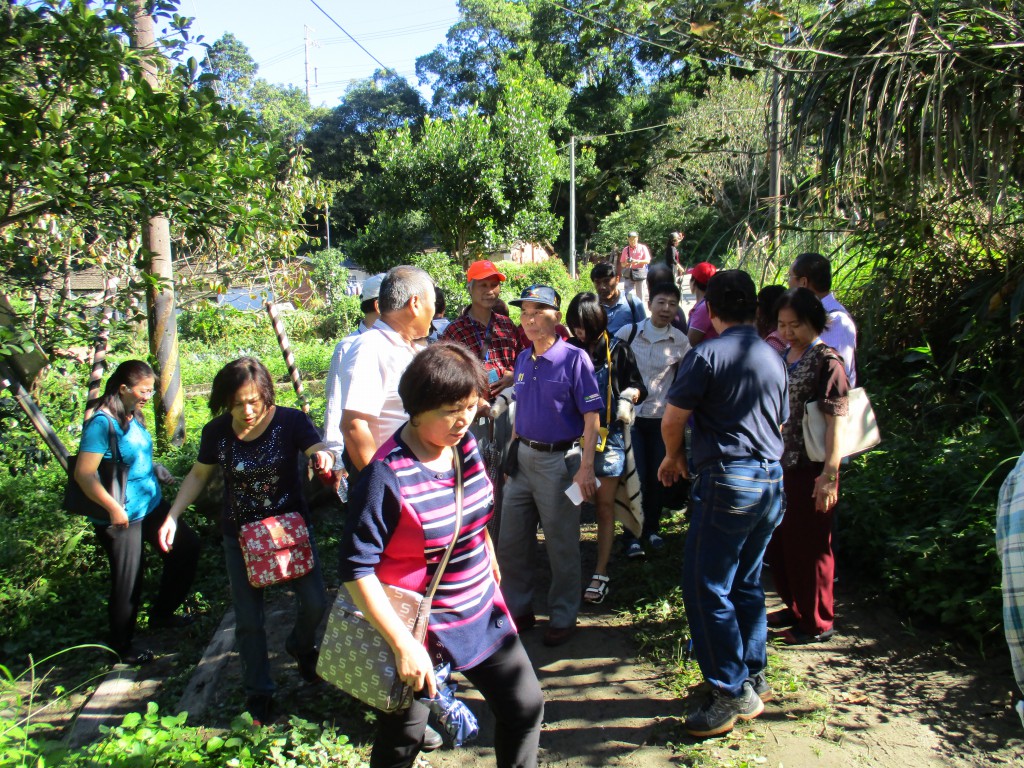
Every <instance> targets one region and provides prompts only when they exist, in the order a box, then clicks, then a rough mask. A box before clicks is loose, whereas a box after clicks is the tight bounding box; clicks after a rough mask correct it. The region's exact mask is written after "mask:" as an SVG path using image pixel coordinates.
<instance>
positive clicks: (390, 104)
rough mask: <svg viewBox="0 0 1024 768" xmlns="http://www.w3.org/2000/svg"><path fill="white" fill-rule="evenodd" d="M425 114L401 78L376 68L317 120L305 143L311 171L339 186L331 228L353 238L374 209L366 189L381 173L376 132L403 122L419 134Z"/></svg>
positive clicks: (421, 101) (420, 104)
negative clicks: (375, 148) (375, 152)
mask: <svg viewBox="0 0 1024 768" xmlns="http://www.w3.org/2000/svg"><path fill="white" fill-rule="evenodd" d="M425 114H426V106H425V105H424V103H423V99H422V97H421V96H420V95H419V93H417V92H416V91H415V90H413V89H412V88H411V87H410V86H409V84H408V83H407V82H406V81H405V80H404V79H403V78H401V77H398V76H396V75H394V74H388V73H384V72H382V71H379V70H378V71H377V72H375V73H374V75H373V76H372V77H369V78H367V79H365V80H362V81H360V82H358V83H355V84H353V85H352V86H351V87H350V88H349V89H348V90H347V91H346V92H345V95H344V96H343V97H342V99H341V104H339V105H338V106H337V107H335V108H334V109H332V110H331V111H330V112H327V113H326V114H324V115H322V116H321V117H320V118H319V119H318V120H317V121H316V123H315V124H314V125H313V127H312V129H311V130H310V131H309V133H308V134H307V135H306V140H305V144H306V148H307V149H308V151H309V155H310V159H311V162H312V171H313V173H315V174H316V175H318V176H319V177H320V178H322V179H329V180H331V181H334V182H336V183H337V185H338V187H337V192H336V194H335V195H334V199H333V200H332V202H331V228H332V233H336V234H340V235H341V236H342V237H346V238H351V237H353V236H355V234H356V233H357V232H358V231H359V230H361V229H362V228H364V227H366V226H367V225H368V224H369V223H370V219H371V218H372V216H373V214H374V213H375V208H374V206H373V205H372V204H371V203H370V200H369V199H368V197H367V194H366V186H367V185H368V184H369V182H370V180H371V179H372V178H373V177H374V176H376V175H377V174H378V173H380V166H379V165H378V164H377V162H376V160H375V159H374V156H373V149H374V144H375V141H376V139H375V138H374V137H375V134H376V133H377V132H379V131H395V130H397V129H399V128H400V127H402V126H406V125H407V126H409V127H410V129H411V130H412V131H413V132H414V133H418V131H419V126H420V124H421V122H422V120H423V117H424V115H425ZM335 239H337V237H336V238H335Z"/></svg>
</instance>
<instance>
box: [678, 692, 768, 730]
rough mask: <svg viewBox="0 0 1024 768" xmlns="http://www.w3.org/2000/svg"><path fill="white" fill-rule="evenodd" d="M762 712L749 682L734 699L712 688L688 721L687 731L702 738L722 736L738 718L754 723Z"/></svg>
mask: <svg viewBox="0 0 1024 768" xmlns="http://www.w3.org/2000/svg"><path fill="white" fill-rule="evenodd" d="M762 712H764V703H763V702H762V701H761V699H759V698H758V697H757V694H756V693H754V689H753V688H752V687H751V685H750V683H748V682H744V683H743V688H742V690H741V691H740V695H739V696H735V697H733V696H730V695H728V694H727V693H725V692H723V691H722V690H721V689H720V688H712V689H711V695H710V696H708V698H707V700H706V701H705V702H704V704H703V705H702V706H701V707H700V709H698V710H697V711H696V712H694V713H693V714H691V715H690V716H689V717H687V718H686V723H685V725H684V728H685V729H686V732H687V733H688V734H690V735H691V736H696V737H697V738H699V739H706V738H708V737H709V736H721V735H722V734H723V733H728V732H729V731H731V730H732V729H733V726H734V725H736V720H737V719H739V720H753V719H754V718H755V717H757V716H758V715H760V714H761V713H762Z"/></svg>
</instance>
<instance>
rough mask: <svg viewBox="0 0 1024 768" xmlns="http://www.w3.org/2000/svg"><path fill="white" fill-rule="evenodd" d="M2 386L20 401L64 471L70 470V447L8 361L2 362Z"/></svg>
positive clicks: (0, 382) (0, 376) (22, 408)
mask: <svg viewBox="0 0 1024 768" xmlns="http://www.w3.org/2000/svg"><path fill="white" fill-rule="evenodd" d="M0 387H5V388H7V389H9V390H10V391H11V394H12V395H14V399H15V400H17V401H18V405H19V406H21V410H23V411H24V412H25V413H26V414H27V415H28V418H29V419H30V420H31V422H32V426H33V427H35V428H36V432H38V433H39V435H40V436H41V437H42V438H43V442H44V443H46V447H47V448H49V449H50V452H51V453H52V454H53V455H54V456H56V457H57V461H59V462H60V465H61V466H62V467H64V471H65V472H67V471H68V449H67V447H65V445H64V443H62V442H61V439H60V438H59V437H57V433H56V432H54V430H53V427H52V426H50V422H49V421H48V420H47V419H46V416H45V415H44V414H43V412H42V411H41V410H39V406H38V405H36V401H35V400H33V399H32V395H30V394H29V392H28V390H27V389H25V385H24V384H22V383H21V379H19V378H18V375H17V374H16V373H15V372H14V371H13V370H11V368H10V367H9V366H8V365H7V364H6V363H0Z"/></svg>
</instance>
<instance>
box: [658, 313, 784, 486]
mask: <svg viewBox="0 0 1024 768" xmlns="http://www.w3.org/2000/svg"><path fill="white" fill-rule="evenodd" d="M668 402H669V403H670V404H672V405H674V406H676V407H677V408H682V409H683V410H687V411H693V419H694V425H693V441H692V449H693V465H694V467H695V468H696V470H697V471H698V472H699V471H701V470H702V469H704V467H706V466H707V465H709V464H712V463H714V462H718V461H731V460H734V459H761V460H765V461H778V460H779V459H780V458H781V457H782V425H783V424H784V423H785V422H786V420H787V419H789V384H788V381H787V377H786V366H785V364H784V363H783V361H782V358H781V357H780V356H779V353H778V352H776V351H775V350H774V349H772V348H771V347H770V346H768V345H767V344H766V343H765V342H764V341H762V340H761V339H760V337H759V336H758V335H757V330H756V329H755V328H754V326H752V325H734V326H732V327H730V328H727V329H726V330H725V331H724V332H723V333H722V335H721V336H719V337H718V338H717V339H711V340H710V341H705V342H702V343H701V344H699V345H698V346H696V347H694V348H693V349H691V350H690V351H689V352H688V353H687V355H686V357H684V358H683V360H682V362H681V363H680V364H679V370H678V371H677V372H676V378H675V381H674V382H673V383H672V388H671V389H670V390H669V393H668Z"/></svg>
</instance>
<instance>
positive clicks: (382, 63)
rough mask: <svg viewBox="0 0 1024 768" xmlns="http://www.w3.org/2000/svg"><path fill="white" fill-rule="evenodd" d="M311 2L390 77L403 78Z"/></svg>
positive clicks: (316, 5)
mask: <svg viewBox="0 0 1024 768" xmlns="http://www.w3.org/2000/svg"><path fill="white" fill-rule="evenodd" d="M309 2H311V3H312V4H313V6H314V7H315V8H316V9H317V10H318V11H320V13H322V14H323V15H324V16H326V17H327V20H328V21H329V22H331V24H333V25H334V26H336V27H337V28H338V29H340V30H341V31H342V32H344V33H345V36H346V37H347V38H348V39H349V40H351V41H352V42H353V43H355V44H356V45H358V46H359V48H360V49H361V50H362V51H363V53H365V54H366V55H367V56H369V57H370V58H371V59H373V60H374V61H375V62H377V63H378V64H380V66H381V67H382V68H383V69H384V71H385V72H387V73H389V74H390V75H392V76H393V77H401V75H399V74H398V73H397V72H395V70H394V69H392V68H391V67H389V66H388V65H387V64H385V63H384V62H382V61H381V60H380V59H378V58H377V57H376V56H374V55H373V54H372V53H370V52H369V51H368V50H366V46H364V45H363V44H362V43H360V42H359V41H358V40H356V39H355V38H354V37H352V35H350V34H349V32H348V30H347V29H345V28H344V27H343V26H341V24H339V23H338V22H336V21H335V20H334V18H333V17H332V16H331V14H329V13H328V12H327V11H325V10H324V9H323V8H321V7H320V6H319V5H318V4H317V2H316V0H309ZM403 79H404V78H403Z"/></svg>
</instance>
